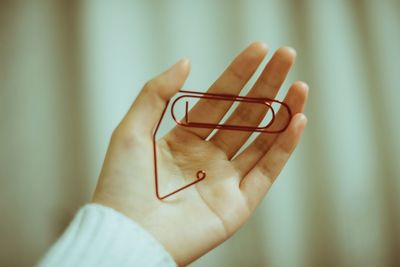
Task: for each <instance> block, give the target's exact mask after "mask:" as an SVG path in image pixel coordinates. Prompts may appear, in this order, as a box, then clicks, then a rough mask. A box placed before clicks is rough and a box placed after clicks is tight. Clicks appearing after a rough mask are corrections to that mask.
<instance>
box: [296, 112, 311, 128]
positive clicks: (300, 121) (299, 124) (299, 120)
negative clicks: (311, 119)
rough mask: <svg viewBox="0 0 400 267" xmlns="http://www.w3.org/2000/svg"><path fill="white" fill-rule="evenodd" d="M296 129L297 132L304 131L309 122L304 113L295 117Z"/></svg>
mask: <svg viewBox="0 0 400 267" xmlns="http://www.w3.org/2000/svg"><path fill="white" fill-rule="evenodd" d="M294 121H295V123H294V127H295V129H296V130H297V131H302V130H303V129H304V128H305V127H306V125H307V122H308V119H307V117H306V115H305V114H304V113H298V114H296V115H295V116H294Z"/></svg>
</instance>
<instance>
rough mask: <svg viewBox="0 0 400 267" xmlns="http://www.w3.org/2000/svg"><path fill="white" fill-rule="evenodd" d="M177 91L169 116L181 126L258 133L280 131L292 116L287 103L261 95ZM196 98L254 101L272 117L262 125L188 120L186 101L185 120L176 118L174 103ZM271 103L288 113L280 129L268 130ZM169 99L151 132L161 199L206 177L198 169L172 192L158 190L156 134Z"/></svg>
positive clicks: (156, 187) (156, 188) (155, 170)
mask: <svg viewBox="0 0 400 267" xmlns="http://www.w3.org/2000/svg"><path fill="white" fill-rule="evenodd" d="M179 93H183V95H181V96H179V97H177V98H176V99H175V100H174V101H173V102H172V105H171V117H172V118H173V120H174V121H175V123H176V124H177V125H180V126H182V127H193V128H206V129H219V130H233V131H247V132H260V133H281V132H283V131H285V130H286V129H287V127H288V126H289V123H290V120H291V118H292V111H291V110H290V108H289V105H287V104H286V103H285V102H283V101H279V100H275V99H270V98H263V97H248V96H238V95H230V94H215V93H207V92H196V91H188V90H180V91H179ZM185 97H187V98H198V99H210V100H221V101H232V102H236V101H237V102H244V103H254V104H262V105H266V106H267V107H268V111H269V110H270V111H271V113H272V118H271V120H270V121H269V123H268V124H267V125H265V126H263V127H259V126H255V127H254V126H243V125H230V124H223V123H222V124H221V123H203V122H190V121H189V119H188V116H189V115H188V102H186V109H185V117H184V118H185V121H184V122H182V121H181V120H178V119H177V118H176V116H175V113H174V108H175V105H176V103H177V102H178V101H179V100H181V99H183V98H185ZM272 103H278V104H280V105H281V107H284V108H285V109H286V111H287V113H288V115H289V119H288V121H287V123H286V124H285V125H284V126H283V127H282V128H280V129H276V130H268V128H269V127H270V126H271V125H273V123H274V121H275V118H276V112H275V110H274V108H273V107H272ZM168 105H169V101H168V102H167V104H166V106H165V108H164V110H163V112H162V114H161V118H160V120H159V122H158V123H157V126H156V128H155V130H154V133H153V157H154V178H155V191H156V196H157V198H158V199H159V200H163V199H165V198H167V197H170V196H172V195H174V194H176V193H178V192H180V191H182V190H184V189H186V188H188V187H190V186H192V185H195V184H196V183H198V182H200V181H202V180H204V179H205V178H206V176H207V175H206V172H205V171H204V170H199V171H198V172H197V173H196V178H197V179H196V180H194V181H193V182H190V183H188V184H186V185H184V186H182V187H180V188H178V189H176V190H174V191H173V192H170V193H168V194H166V195H160V191H159V184H158V170H157V146H156V134H157V131H158V129H159V127H160V124H161V121H162V119H163V118H164V115H165V112H166V110H167V108H168Z"/></svg>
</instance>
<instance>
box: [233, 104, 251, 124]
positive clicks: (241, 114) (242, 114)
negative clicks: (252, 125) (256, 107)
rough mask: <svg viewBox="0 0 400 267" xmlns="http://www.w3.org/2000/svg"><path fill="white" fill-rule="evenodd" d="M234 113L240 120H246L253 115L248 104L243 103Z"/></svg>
mask: <svg viewBox="0 0 400 267" xmlns="http://www.w3.org/2000/svg"><path fill="white" fill-rule="evenodd" d="M236 115H237V118H238V120H239V121H240V122H248V121H250V120H251V119H252V117H253V116H252V115H253V109H252V108H251V107H250V106H249V105H248V104H244V105H242V106H241V107H239V108H238V109H237V111H236Z"/></svg>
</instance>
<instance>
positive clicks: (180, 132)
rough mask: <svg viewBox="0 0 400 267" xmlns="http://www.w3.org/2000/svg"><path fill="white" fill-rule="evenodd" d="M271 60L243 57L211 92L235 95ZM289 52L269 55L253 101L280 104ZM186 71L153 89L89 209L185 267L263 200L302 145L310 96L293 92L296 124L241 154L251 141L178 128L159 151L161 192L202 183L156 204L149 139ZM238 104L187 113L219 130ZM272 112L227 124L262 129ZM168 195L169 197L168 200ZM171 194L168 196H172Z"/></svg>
mask: <svg viewBox="0 0 400 267" xmlns="http://www.w3.org/2000/svg"><path fill="white" fill-rule="evenodd" d="M266 53H267V48H266V46H265V45H264V44H262V43H258V42H257V43H253V44H251V45H250V46H249V47H248V48H246V49H245V50H244V51H243V52H242V53H241V54H240V55H239V56H238V57H236V58H235V60H234V61H233V62H232V63H231V65H230V66H229V67H228V68H227V69H226V70H225V71H224V72H223V74H222V75H221V76H220V78H218V80H217V81H216V82H215V83H214V84H213V85H212V86H211V87H210V88H209V90H208V92H210V93H218V94H231V95H238V94H239V93H240V91H241V90H242V88H243V87H244V85H245V84H246V83H247V82H248V80H249V79H250V78H251V76H252V75H253V74H254V72H255V71H256V69H257V67H258V66H259V65H260V63H261V62H262V60H263V59H264V57H265V55H266ZM294 58H295V52H294V50H293V49H291V48H280V49H278V50H277V52H276V53H275V54H274V55H273V57H272V59H271V60H270V61H269V63H268V64H267V66H266V67H265V69H264V70H263V72H262V73H261V75H260V77H259V78H258V80H257V82H256V83H255V84H254V86H253V87H252V88H251V90H250V91H249V93H248V96H250V97H265V98H275V96H276V94H277V92H278V91H279V88H280V87H281V85H282V83H283V82H284V80H285V78H286V75H287V73H288V71H289V69H290V67H291V65H292V64H293V62H294ZM188 73H189V63H188V61H187V60H181V61H179V62H178V63H176V64H175V65H174V66H173V67H172V68H170V69H169V70H168V71H166V72H164V73H162V74H161V75H159V76H158V77H156V78H154V79H153V80H151V81H149V82H148V83H147V84H146V85H145V86H144V88H143V90H142V92H141V93H140V95H139V96H138V98H137V99H136V101H135V102H134V104H133V105H132V107H131V109H130V110H129V112H128V113H127V115H126V116H125V118H124V119H123V120H122V122H121V123H120V125H119V126H118V127H117V128H116V130H115V131H114V134H113V137H112V139H111V143H110V147H109V149H108V152H107V156H106V159H105V162H104V165H103V169H102V172H101V174H100V178H99V183H98V186H97V188H96V192H95V194H94V197H93V201H94V202H96V203H100V204H103V205H106V206H109V207H112V208H114V209H116V210H119V211H120V212H122V213H124V214H125V215H127V216H129V217H131V218H132V219H134V220H135V221H136V222H138V223H139V224H141V225H142V226H143V227H144V228H145V229H146V230H147V231H149V232H150V233H151V234H152V235H153V236H154V237H155V238H157V239H158V240H159V241H160V242H161V243H162V244H163V245H164V247H165V248H166V249H167V250H168V251H169V252H170V253H171V255H172V256H173V257H174V259H175V260H176V262H177V263H178V264H179V265H185V264H187V263H190V262H191V261H193V260H194V259H196V258H198V257H199V256H201V255H202V254H204V253H206V252H207V251H209V250H211V249H212V248H214V247H215V246H217V245H218V244H220V243H222V242H223V241H224V240H226V239H227V238H228V237H229V236H231V235H232V234H233V233H235V231H237V230H238V228H239V227H240V226H241V225H242V224H243V223H244V222H245V221H246V220H247V219H248V217H249V216H250V215H251V213H252V212H253V211H254V209H255V208H256V206H257V204H258V203H259V202H260V201H261V199H262V198H263V197H264V196H265V194H266V192H267V191H268V189H269V188H270V186H271V184H272V182H273V181H274V180H275V178H276V177H277V176H278V174H279V173H280V171H281V169H282V168H283V167H284V165H285V164H286V162H287V160H288V158H289V157H290V155H291V153H292V151H293V150H294V148H295V147H296V145H297V143H298V142H299V139H300V135H301V133H302V131H303V129H304V127H305V124H306V118H305V116H304V115H303V114H302V113H301V112H302V111H303V109H304V105H305V102H306V98H307V92H308V88H307V85H306V84H304V83H303V82H296V83H294V84H293V85H292V86H291V88H290V89H289V91H288V93H287V96H286V98H285V100H284V101H285V102H286V103H287V104H288V105H289V107H290V109H291V110H292V113H293V114H295V115H294V116H293V117H292V118H288V114H287V113H286V112H283V111H279V112H278V113H277V116H276V122H275V123H274V125H273V127H277V128H279V127H282V125H284V124H286V123H287V121H288V120H290V124H289V126H288V128H287V129H286V130H285V131H284V132H282V133H279V134H260V135H259V136H258V137H257V138H256V139H255V141H253V142H252V143H251V144H250V145H249V146H248V147H247V148H246V149H245V150H243V151H242V152H241V153H239V154H238V151H239V149H240V148H241V147H242V146H243V145H244V143H245V142H246V141H247V139H248V138H249V136H250V133H249V132H239V131H231V130H219V131H217V132H216V133H215V134H213V135H212V136H211V137H210V134H211V132H212V129H202V128H187V127H182V126H176V127H175V128H174V129H172V130H171V131H170V132H169V133H168V134H167V135H166V136H164V137H163V138H162V139H160V140H158V141H157V163H158V168H157V170H158V173H159V177H160V191H162V192H163V193H164V194H165V193H168V190H167V189H168V188H169V189H171V190H173V189H177V188H178V187H180V186H182V184H185V183H188V182H189V181H190V180H193V178H194V179H195V177H196V173H197V171H199V170H205V171H206V174H207V176H206V178H205V179H204V180H202V181H201V182H199V183H197V184H195V185H194V186H192V187H189V188H187V189H185V190H183V191H181V192H179V193H177V194H174V195H172V196H170V197H168V198H166V199H163V200H159V199H158V198H157V197H156V194H155V190H154V188H155V181H154V161H153V143H152V135H153V132H154V130H155V127H156V125H157V123H158V121H159V119H160V117H161V114H162V112H163V110H164V108H165V106H166V103H167V102H168V101H169V99H170V98H171V97H172V96H173V95H174V94H175V93H176V92H177V91H178V90H179V89H181V87H182V85H183V83H184V81H185V79H186V78H187V75H188ZM231 104H232V103H229V102H228V101H220V102H219V103H217V102H216V101H210V100H206V99H201V100H200V101H199V102H198V103H197V104H196V105H195V106H194V107H193V108H192V109H191V110H190V112H189V116H190V118H191V120H194V121H207V122H209V123H218V122H220V120H221V119H222V118H223V117H224V115H225V114H226V112H227V111H228V109H229V108H230V106H231ZM266 112H267V110H266V109H265V107H263V106H262V105H250V104H246V103H241V104H239V105H238V106H237V108H236V109H235V110H234V111H233V113H232V114H231V116H230V117H229V118H228V119H227V122H226V123H228V124H235V125H244V124H246V125H258V124H259V123H260V122H261V120H262V119H263V117H264V116H265V113H266ZM166 190H167V191H166ZM171 190H169V191H171Z"/></svg>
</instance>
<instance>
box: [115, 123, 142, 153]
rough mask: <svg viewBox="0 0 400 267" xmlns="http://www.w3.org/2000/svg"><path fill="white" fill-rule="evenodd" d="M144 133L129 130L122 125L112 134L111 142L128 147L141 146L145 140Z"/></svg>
mask: <svg viewBox="0 0 400 267" xmlns="http://www.w3.org/2000/svg"><path fill="white" fill-rule="evenodd" d="M142 140H143V134H139V133H138V131H131V130H127V129H125V128H123V127H121V126H118V127H117V128H115V130H114V131H113V133H112V135H111V143H113V144H116V145H120V146H123V147H126V148H132V147H137V146H139V145H140V144H141V143H142V142H143V141H142Z"/></svg>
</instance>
